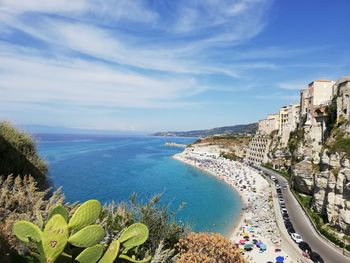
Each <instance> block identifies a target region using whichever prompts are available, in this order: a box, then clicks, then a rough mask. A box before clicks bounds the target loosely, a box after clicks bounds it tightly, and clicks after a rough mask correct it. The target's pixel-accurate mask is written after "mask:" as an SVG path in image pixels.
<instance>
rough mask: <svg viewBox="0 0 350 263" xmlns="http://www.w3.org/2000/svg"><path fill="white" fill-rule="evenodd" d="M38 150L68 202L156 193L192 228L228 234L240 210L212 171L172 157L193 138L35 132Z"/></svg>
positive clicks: (234, 194) (125, 198) (145, 197)
mask: <svg viewBox="0 0 350 263" xmlns="http://www.w3.org/2000/svg"><path fill="white" fill-rule="evenodd" d="M35 138H36V140H37V143H38V151H39V153H40V155H41V156H42V157H43V158H44V159H45V160H46V161H47V162H48V165H49V177H50V179H51V181H52V183H53V185H54V187H56V188H57V187H62V191H63V193H64V194H65V196H66V201H68V202H75V201H79V202H83V201H85V200H88V199H98V200H100V201H101V202H102V203H108V202H111V201H115V202H121V201H124V202H129V200H130V196H131V195H132V194H133V193H137V196H138V199H139V200H140V201H143V202H146V201H147V200H148V199H149V198H151V197H152V196H154V195H156V194H161V195H162V197H161V205H169V208H170V209H171V210H173V211H175V210H178V208H179V206H180V205H181V204H184V205H185V206H184V208H182V209H180V210H179V211H178V212H177V214H176V217H175V219H176V220H177V221H178V222H182V223H186V224H189V225H190V227H191V228H192V229H193V230H194V231H210V232H219V233H221V234H223V235H226V236H228V235H229V233H230V232H231V230H232V228H233V227H234V225H235V224H236V223H237V222H238V219H239V214H240V210H241V203H240V197H239V195H238V193H237V192H236V191H235V190H233V189H232V188H231V187H229V186H228V185H227V184H226V183H224V182H222V181H220V180H217V179H216V178H214V177H213V176H210V175H208V174H206V173H203V172H201V171H200V170H198V169H196V168H194V167H192V166H190V165H187V164H184V163H182V162H180V161H178V160H175V159H173V158H172V155H174V154H176V153H179V152H181V151H182V150H183V149H182V148H177V147H171V146H166V145H165V143H167V142H168V143H169V142H175V143H179V144H189V143H192V142H193V141H195V140H196V139H195V138H177V137H171V138H169V137H153V136H111V135H77V134H74V135H66V134H37V135H35Z"/></svg>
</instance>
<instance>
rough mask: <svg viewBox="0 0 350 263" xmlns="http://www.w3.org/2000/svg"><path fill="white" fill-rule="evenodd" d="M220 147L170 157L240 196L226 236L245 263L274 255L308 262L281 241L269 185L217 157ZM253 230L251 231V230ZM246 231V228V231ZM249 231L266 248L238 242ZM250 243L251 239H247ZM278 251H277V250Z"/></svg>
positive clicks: (252, 171) (187, 150)
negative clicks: (244, 259) (229, 187)
mask: <svg viewBox="0 0 350 263" xmlns="http://www.w3.org/2000/svg"><path fill="white" fill-rule="evenodd" d="M220 151H221V149H220V148H215V146H213V145H211V146H209V147H208V146H200V145H199V146H198V145H195V146H190V147H187V148H185V149H184V151H183V152H181V153H178V154H175V155H173V156H172V158H174V159H176V160H178V161H180V162H183V163H185V164H187V165H190V166H192V167H194V168H196V169H199V170H201V171H202V172H204V173H206V174H208V175H210V176H213V177H215V178H216V179H218V180H221V181H224V182H225V183H227V184H229V185H230V186H231V187H232V189H234V191H236V192H237V193H238V195H239V196H240V199H241V210H240V214H239V218H238V220H237V218H235V220H234V224H233V226H232V229H231V230H230V232H229V239H230V240H231V241H232V242H233V243H234V244H236V246H237V247H239V248H240V249H241V250H242V252H244V256H245V258H246V259H247V260H248V262H256V263H259V262H267V261H273V260H274V259H275V257H276V255H283V256H284V257H285V261H284V262H288V263H289V262H290V263H291V262H307V261H304V259H302V258H301V257H300V256H299V255H296V254H295V253H291V250H290V247H289V244H288V243H287V242H284V240H283V238H282V236H281V233H280V230H279V228H278V226H277V219H276V214H275V211H274V204H273V198H272V188H271V187H270V184H269V183H268V182H267V181H266V180H265V178H263V177H262V176H261V174H259V173H258V172H257V171H256V170H255V169H253V168H251V167H249V166H246V165H244V164H243V163H241V162H236V161H230V160H227V159H225V158H223V157H220ZM251 229H254V230H253V231H250V230H251ZM248 230H249V231H248ZM247 232H248V233H249V237H250V240H252V239H255V240H259V242H263V243H264V244H265V245H266V246H267V249H266V250H264V251H261V250H259V248H258V247H255V245H253V249H252V250H251V251H245V249H244V244H243V245H242V244H241V243H240V242H241V241H242V240H243V239H244V235H247ZM249 242H251V241H249ZM276 251H277V252H276Z"/></svg>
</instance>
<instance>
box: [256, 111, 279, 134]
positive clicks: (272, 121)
mask: <svg viewBox="0 0 350 263" xmlns="http://www.w3.org/2000/svg"><path fill="white" fill-rule="evenodd" d="M278 128H279V114H269V115H267V118H266V119H263V120H260V121H259V128H258V133H259V134H271V133H272V132H274V131H277V130H278Z"/></svg>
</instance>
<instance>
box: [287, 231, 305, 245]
mask: <svg viewBox="0 0 350 263" xmlns="http://www.w3.org/2000/svg"><path fill="white" fill-rule="evenodd" d="M290 236H291V237H292V239H293V240H294V241H295V243H297V244H299V243H300V242H303V239H302V238H301V236H300V235H299V234H297V233H291V234H290Z"/></svg>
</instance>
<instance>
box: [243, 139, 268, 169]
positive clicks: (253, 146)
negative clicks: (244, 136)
mask: <svg viewBox="0 0 350 263" xmlns="http://www.w3.org/2000/svg"><path fill="white" fill-rule="evenodd" d="M270 143H271V139H270V138H269V136H268V135H263V134H256V135H255V136H254V137H253V139H252V140H251V141H250V143H249V147H248V150H247V155H246V161H248V162H249V163H252V164H261V163H267V162H268V157H267V154H268V152H269V145H270Z"/></svg>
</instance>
